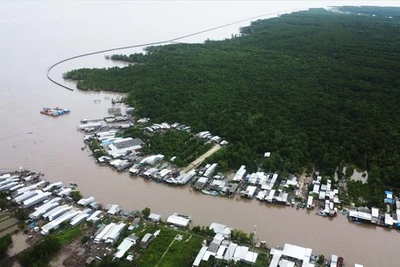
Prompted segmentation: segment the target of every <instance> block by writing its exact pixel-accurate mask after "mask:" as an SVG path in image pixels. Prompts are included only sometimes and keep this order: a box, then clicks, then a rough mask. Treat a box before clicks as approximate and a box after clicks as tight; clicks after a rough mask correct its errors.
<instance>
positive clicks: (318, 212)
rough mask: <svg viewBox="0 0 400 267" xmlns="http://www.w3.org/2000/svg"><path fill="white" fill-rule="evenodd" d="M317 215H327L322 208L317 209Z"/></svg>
mask: <svg viewBox="0 0 400 267" xmlns="http://www.w3.org/2000/svg"><path fill="white" fill-rule="evenodd" d="M317 215H318V216H322V217H326V216H327V215H326V213H325V212H324V211H323V210H319V211H317Z"/></svg>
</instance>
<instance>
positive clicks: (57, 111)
mask: <svg viewBox="0 0 400 267" xmlns="http://www.w3.org/2000/svg"><path fill="white" fill-rule="evenodd" d="M40 113H41V114H44V115H48V116H52V117H57V116H60V115H64V114H68V113H70V110H69V109H66V108H59V107H56V108H43V109H42V110H41V111H40Z"/></svg>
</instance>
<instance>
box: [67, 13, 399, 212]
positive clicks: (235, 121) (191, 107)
mask: <svg viewBox="0 0 400 267" xmlns="http://www.w3.org/2000/svg"><path fill="white" fill-rule="evenodd" d="M374 10H375V11H374V16H372V15H371V14H370V13H371V7H368V8H366V7H359V8H356V7H340V8H335V9H334V10H333V11H328V10H325V9H310V10H308V11H302V12H296V13H292V14H287V15H282V16H280V17H279V18H273V19H268V20H257V21H254V22H252V23H251V25H250V26H248V27H242V28H241V29H240V32H241V36H240V37H238V36H233V37H232V38H231V39H226V40H223V41H210V40H207V41H205V42H204V43H203V44H172V45H164V46H155V47H147V48H146V52H147V53H146V54H145V55H143V57H141V63H142V64H134V65H131V66H128V67H125V68H109V69H79V70H72V71H70V72H68V73H66V74H65V76H64V77H65V78H67V79H73V80H77V81H78V84H77V87H78V88H79V89H82V90H110V91H120V92H129V93H130V94H129V97H128V98H127V102H128V104H129V105H132V106H134V107H135V108H136V110H137V114H138V115H140V116H144V117H150V118H152V120H153V121H159V122H162V121H180V122H182V123H185V124H188V125H191V126H192V129H194V130H195V131H201V130H210V131H212V132H213V133H214V134H217V135H219V136H224V137H225V138H227V140H229V141H230V143H231V145H229V146H228V147H226V148H224V149H221V150H220V151H219V152H218V153H216V154H215V155H213V156H212V159H210V160H212V161H214V162H218V164H219V166H224V167H226V168H233V169H237V168H238V167H239V166H240V165H242V164H244V165H246V166H248V167H247V168H248V169H249V171H254V170H256V169H257V168H258V167H262V168H263V169H264V170H271V171H276V170H281V171H282V172H289V173H300V172H303V171H304V170H307V171H310V172H311V170H312V169H313V168H314V169H318V170H321V171H322V173H323V174H324V175H333V174H334V173H335V171H336V170H342V167H343V166H349V165H352V166H354V167H356V168H358V169H361V170H367V171H368V173H369V177H368V184H367V185H362V184H361V182H352V183H355V185H356V186H353V187H352V188H353V189H352V190H354V191H355V192H353V193H354V195H355V200H357V201H359V202H360V204H365V205H369V206H379V205H380V203H381V202H382V201H381V199H382V190H383V189H384V188H388V187H390V188H391V189H394V190H396V189H398V188H400V180H399V179H398V173H400V163H399V162H400V153H399V152H398V149H397V148H398V147H400V135H399V134H400V108H399V106H398V103H399V100H400V80H399V78H398V70H399V69H400V61H399V59H400V39H399V38H398V36H399V32H400V23H399V20H398V15H399V14H400V8H389V9H388V8H377V7H375V8H374ZM359 14H362V15H359ZM388 14H390V15H388ZM129 58H131V57H130V56H129ZM266 151H271V152H273V153H271V157H270V158H268V160H260V158H261V157H260V155H262V154H264V152H266ZM338 167H339V168H338ZM338 176H339V179H341V178H342V177H343V174H342V173H341V171H338ZM350 184H351V183H350Z"/></svg>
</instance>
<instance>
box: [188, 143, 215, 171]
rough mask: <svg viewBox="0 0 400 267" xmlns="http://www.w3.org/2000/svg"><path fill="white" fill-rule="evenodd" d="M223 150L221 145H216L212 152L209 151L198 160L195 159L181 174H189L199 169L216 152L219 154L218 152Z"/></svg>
mask: <svg viewBox="0 0 400 267" xmlns="http://www.w3.org/2000/svg"><path fill="white" fill-rule="evenodd" d="M220 149H221V145H219V144H216V145H215V146H213V147H212V148H211V149H210V150H208V151H207V152H206V153H204V154H203V155H201V156H200V157H198V158H197V159H195V160H194V161H193V162H192V163H190V164H189V165H188V166H187V167H186V168H185V169H184V170H183V171H181V173H187V172H188V171H190V170H192V169H194V168H197V167H198V166H200V164H201V163H202V162H203V161H204V160H205V159H206V158H208V157H209V156H211V155H212V154H214V153H215V152H217V151H218V150H220Z"/></svg>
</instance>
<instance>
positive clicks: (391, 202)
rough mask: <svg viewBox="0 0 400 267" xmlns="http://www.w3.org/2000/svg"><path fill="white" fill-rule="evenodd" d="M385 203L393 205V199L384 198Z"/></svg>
mask: <svg viewBox="0 0 400 267" xmlns="http://www.w3.org/2000/svg"><path fill="white" fill-rule="evenodd" d="M385 203H389V204H393V199H391V198H385Z"/></svg>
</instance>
